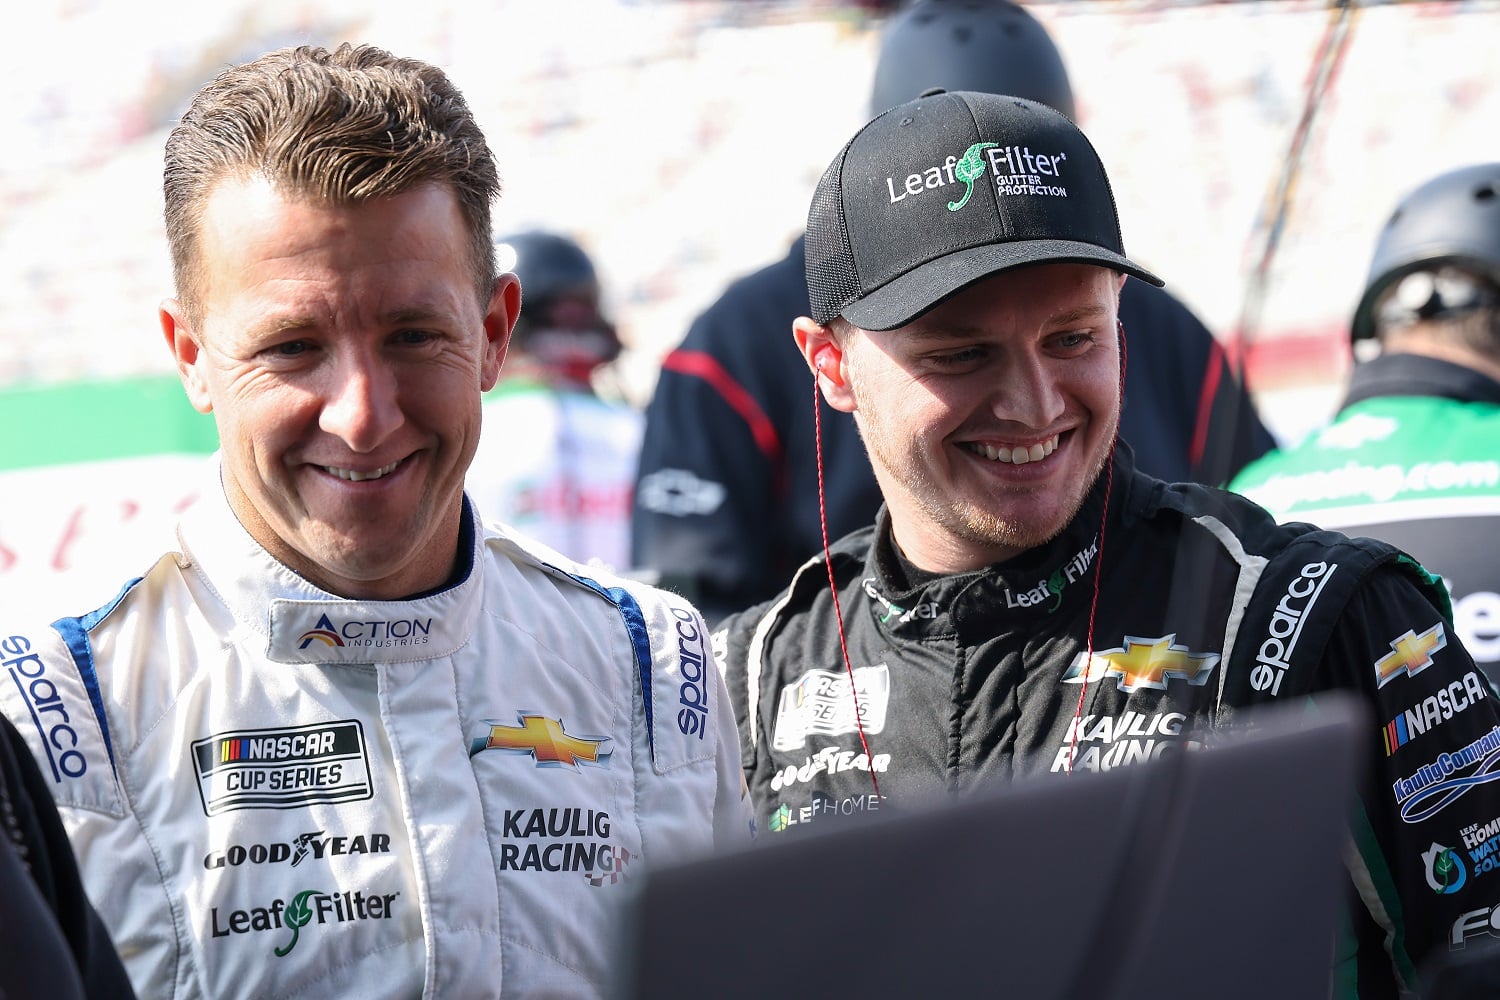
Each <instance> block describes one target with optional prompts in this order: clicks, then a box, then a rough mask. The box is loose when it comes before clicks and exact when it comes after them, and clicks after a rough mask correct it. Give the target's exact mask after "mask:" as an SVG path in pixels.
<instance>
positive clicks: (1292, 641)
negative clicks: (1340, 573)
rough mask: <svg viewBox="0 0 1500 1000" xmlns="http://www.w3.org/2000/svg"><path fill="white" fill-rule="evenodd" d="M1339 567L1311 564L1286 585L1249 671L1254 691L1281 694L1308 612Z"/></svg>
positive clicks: (1334, 564) (1336, 564)
mask: <svg viewBox="0 0 1500 1000" xmlns="http://www.w3.org/2000/svg"><path fill="white" fill-rule="evenodd" d="M1338 568H1339V566H1338V563H1326V562H1315V563H1308V564H1307V565H1306V566H1303V567H1302V572H1301V573H1300V574H1299V575H1298V576H1297V579H1295V580H1293V581H1292V582H1291V583H1289V584H1287V588H1286V593H1284V594H1282V595H1281V600H1280V601H1279V602H1277V604H1276V611H1275V612H1274V613H1273V614H1272V615H1271V622H1270V624H1269V625H1267V626H1266V637H1265V639H1264V640H1263V641H1262V642H1261V644H1260V648H1259V649H1258V650H1256V653H1255V667H1254V668H1253V669H1252V670H1251V671H1250V686H1251V687H1253V688H1254V689H1255V690H1257V691H1270V692H1271V697H1273V698H1274V697H1276V696H1277V695H1278V694H1280V693H1281V679H1282V678H1283V677H1285V676H1286V672H1287V669H1288V668H1290V667H1291V665H1292V652H1293V651H1294V650H1296V648H1297V640H1298V639H1299V638H1300V637H1301V636H1302V626H1303V624H1304V623H1305V622H1306V621H1307V615H1308V613H1309V612H1310V611H1312V609H1313V605H1314V604H1316V603H1317V602H1318V595H1319V594H1321V593H1323V588H1324V587H1325V586H1326V585H1327V584H1328V581H1329V580H1331V579H1333V571H1334V570H1336V569H1338Z"/></svg>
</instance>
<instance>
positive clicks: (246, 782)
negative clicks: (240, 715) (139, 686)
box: [190, 719, 374, 816]
mask: <svg viewBox="0 0 1500 1000" xmlns="http://www.w3.org/2000/svg"><path fill="white" fill-rule="evenodd" d="M190 753H191V754H192V760H193V767H194V769H195V770H196V771H197V774H198V794H199V795H200V796H201V797H202V799H203V810H204V812H206V813H207V814H208V815H210V816H214V815H217V814H219V813H221V812H227V811H229V810H233V809H293V808H296V807H298V806H305V805H310V804H311V803H314V802H348V801H351V800H354V799H368V798H369V797H370V796H371V795H373V794H374V792H373V788H372V786H371V784H370V762H369V758H368V757H367V756H366V752H365V733H364V728H363V727H362V726H361V725H360V724H359V722H358V720H354V719H349V720H343V721H339V722H322V723H316V724H314V725H310V726H285V727H281V728H276V729H237V730H234V731H232V732H227V733H216V734H215V735H213V736H210V737H209V738H208V739H204V740H194V741H193V744H192V748H191V750H190Z"/></svg>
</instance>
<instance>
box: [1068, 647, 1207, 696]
mask: <svg viewBox="0 0 1500 1000" xmlns="http://www.w3.org/2000/svg"><path fill="white" fill-rule="evenodd" d="M1176 638H1177V633H1175V632H1174V633H1172V634H1171V635H1167V636H1163V637H1162V638H1160V639H1142V638H1139V637H1137V636H1133V635H1127V636H1126V637H1125V645H1123V646H1121V647H1119V648H1118V649H1106V650H1104V651H1103V652H1098V653H1095V654H1094V658H1093V660H1091V661H1089V663H1088V676H1087V678H1085V677H1084V660H1085V658H1086V657H1087V655H1088V654H1087V653H1079V654H1078V655H1077V656H1076V657H1074V658H1073V665H1072V666H1070V667H1069V668H1068V672H1067V673H1066V674H1064V675H1063V683H1064V684H1082V683H1083V682H1084V680H1085V679H1087V680H1088V681H1089V682H1093V681H1100V680H1104V679H1105V678H1106V677H1110V676H1113V677H1114V678H1115V683H1116V684H1118V685H1119V688H1120V690H1121V691H1124V692H1125V693H1127V694H1129V693H1130V692H1132V691H1136V690H1139V689H1141V688H1150V689H1151V690H1153V691H1165V690H1166V689H1167V678H1169V677H1173V678H1177V679H1179V680H1185V681H1187V682H1188V683H1189V684H1192V685H1194V686H1195V687H1202V686H1203V685H1204V684H1205V683H1206V682H1207V681H1208V678H1209V675H1210V674H1212V673H1213V670H1214V667H1215V666H1217V665H1218V663H1219V654H1218V653H1194V652H1192V651H1191V650H1189V649H1188V648H1187V647H1186V646H1178V645H1176V644H1175V640H1176Z"/></svg>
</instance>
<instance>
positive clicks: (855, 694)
mask: <svg viewBox="0 0 1500 1000" xmlns="http://www.w3.org/2000/svg"><path fill="white" fill-rule="evenodd" d="M818 360H819V365H818V370H819V371H822V370H823V366H822V364H821V362H822V358H819V359H818ZM820 392H821V390H820V389H819V388H818V377H817V376H816V375H814V376H813V443H814V444H815V445H816V450H815V454H816V457H817V462H818V523H819V525H820V526H821V527H822V529H823V568H824V569H826V570H827V571H828V592H829V593H830V594H832V595H833V614H834V617H835V618H836V619H837V620H838V624H839V651H840V652H841V653H842V654H843V657H844V672H845V673H846V674H848V676H849V697H850V698H852V699H853V700H854V725H855V727H856V728H857V729H858V730H859V745H860V748H861V749H863V750H864V752H865V760H866V762H868V764H869V765H870V784H872V785H874V786H875V797H876V798H877V799H881V798H883V796H882V795H881V794H880V779H879V778H877V777H876V776H875V756H874V754H872V753H870V741H869V739H868V738H867V737H866V736H865V713H864V711H863V709H862V708H861V706H860V704H859V691H858V690H856V688H855V685H854V665H853V664H852V663H850V662H849V640H848V639H847V638H846V637H845V635H844V609H843V606H842V605H841V604H840V602H839V588H838V583H837V582H835V580H834V578H833V558H832V557H831V556H830V555H829V552H828V503H827V499H826V496H825V494H824V492H823V408H822V407H821V406H819V405H818V402H819V397H820Z"/></svg>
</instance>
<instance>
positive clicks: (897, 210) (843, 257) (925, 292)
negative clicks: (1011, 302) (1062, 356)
mask: <svg viewBox="0 0 1500 1000" xmlns="http://www.w3.org/2000/svg"><path fill="white" fill-rule="evenodd" d="M1065 261H1073V262H1079V263H1085V264H1099V265H1101V266H1103V267H1108V268H1112V269H1114V270H1116V271H1123V272H1125V273H1126V274H1133V275H1135V276H1136V277H1138V278H1141V279H1143V280H1145V281H1149V282H1151V283H1152V284H1154V285H1160V284H1162V281H1161V279H1160V278H1158V277H1156V276H1155V275H1154V274H1152V273H1151V272H1150V271H1147V270H1146V269H1144V268H1142V267H1140V266H1138V265H1136V264H1134V263H1132V262H1131V261H1130V260H1128V259H1127V258H1126V257H1125V247H1124V244H1123V242H1122V241H1121V239H1120V220H1119V217H1118V215H1117V214H1116V212H1115V199H1114V195H1113V193H1112V192H1111V191H1110V187H1109V178H1108V176H1106V175H1105V172H1104V165H1103V164H1102V163H1101V162H1100V161H1099V154H1098V153H1096V152H1094V147H1093V146H1092V145H1091V144H1090V143H1089V141H1088V138H1087V137H1086V136H1084V134H1083V133H1082V132H1081V131H1079V130H1078V127H1077V126H1076V125H1074V124H1073V123H1072V122H1071V121H1069V120H1068V119H1067V117H1065V116H1064V115H1062V114H1060V113H1059V112H1057V111H1054V110H1053V109H1051V108H1049V107H1047V106H1046V105H1044V104H1038V103H1036V102H1035V101H1027V100H1023V99H1022V98H1019V97H1006V96H1002V95H998V94H981V93H977V92H973V91H954V92H952V93H944V92H938V93H933V94H924V95H923V96H922V97H919V98H917V99H916V100H914V101H908V102H907V103H905V104H901V105H898V106H896V107H894V108H892V109H891V110H889V111H887V112H885V113H884V114H882V115H880V116H879V117H877V118H875V119H874V120H873V121H871V122H870V123H869V124H867V125H865V127H864V128H862V129H860V130H859V132H857V133H856V134H855V136H854V138H853V139H850V140H849V142H848V143H847V144H846V145H845V146H844V148H843V149H842V150H840V152H839V154H838V156H836V157H835V158H834V160H833V162H832V163H831V164H829V166H828V169H827V170H826V171H824V173H823V178H822V180H820V181H819V182H818V188H817V191H816V192H814V194H813V200H812V207H811V208H810V209H809V210H808V216H807V287H808V292H809V293H810V295H811V297H812V310H813V314H812V318H813V319H814V320H816V321H817V322H819V323H827V322H828V321H829V320H831V319H833V318H834V317H835V316H843V317H844V318H845V319H847V320H848V321H849V322H851V323H853V324H854V325H856V326H859V327H863V328H864V329H867V330H891V329H894V328H896V327H898V326H904V325H905V324H907V323H909V322H911V321H912V320H913V319H915V318H917V317H918V316H920V315H922V313H924V312H926V311H927V310H929V309H931V308H932V307H933V306H936V305H937V304H938V303H940V302H942V301H943V300H944V299H947V298H948V297H950V296H952V295H953V294H955V293H956V292H959V291H961V290H962V289H964V288H966V287H968V286H969V285H971V284H973V283H974V282H976V281H978V280H979V279H981V278H984V277H987V276H989V275H991V274H995V273H997V272H999V271H1005V270H1009V269H1011V268H1016V267H1024V266H1026V265H1028V264H1042V263H1060V262H1065Z"/></svg>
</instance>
